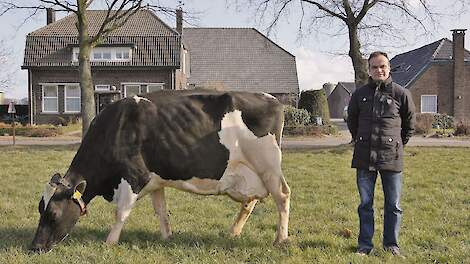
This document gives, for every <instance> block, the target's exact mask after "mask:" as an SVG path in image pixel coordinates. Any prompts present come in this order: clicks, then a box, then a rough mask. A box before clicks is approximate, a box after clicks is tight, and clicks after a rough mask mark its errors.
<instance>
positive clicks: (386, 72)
mask: <svg viewBox="0 0 470 264" xmlns="http://www.w3.org/2000/svg"><path fill="white" fill-rule="evenodd" d="M368 62H369V75H370V77H371V78H372V80H374V81H385V80H386V79H388V77H389V76H390V61H389V60H388V56H387V53H385V52H382V51H375V52H372V53H371V54H370V56H369V59H368Z"/></svg>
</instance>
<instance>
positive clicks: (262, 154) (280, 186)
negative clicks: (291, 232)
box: [243, 136, 290, 244]
mask: <svg viewBox="0 0 470 264" xmlns="http://www.w3.org/2000/svg"><path fill="white" fill-rule="evenodd" d="M256 143H258V144H256ZM243 150H244V151H243V152H244V154H245V155H246V157H247V158H248V160H249V161H250V162H251V164H252V165H253V167H254V169H255V171H257V172H258V175H259V176H260V178H261V180H262V181H263V183H264V186H265V187H266V189H267V190H268V192H269V193H270V194H271V195H272V197H273V199H274V202H275V203H276V207H277V210H278V213H279V220H278V224H277V232H276V239H275V240H274V243H275V244H278V243H282V242H284V241H286V240H287V237H288V225H289V207H290V188H289V186H288V185H287V182H286V180H285V178H284V175H283V173H282V169H281V156H282V154H281V149H280V148H279V146H278V144H277V143H276V140H275V138H274V136H265V137H263V138H260V139H258V141H257V142H251V144H250V142H248V143H245V144H244V145H243Z"/></svg>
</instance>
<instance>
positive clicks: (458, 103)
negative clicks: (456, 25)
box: [451, 29, 470, 120]
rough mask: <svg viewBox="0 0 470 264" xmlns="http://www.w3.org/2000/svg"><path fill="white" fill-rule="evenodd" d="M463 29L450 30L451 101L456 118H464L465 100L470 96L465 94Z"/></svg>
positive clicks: (469, 99)
mask: <svg viewBox="0 0 470 264" xmlns="http://www.w3.org/2000/svg"><path fill="white" fill-rule="evenodd" d="M465 30H466V29H453V30H451V31H452V60H453V80H454V83H453V84H454V85H453V88H454V89H453V91H452V92H453V103H454V107H453V110H454V117H455V119H457V120H463V119H464V118H465V101H467V100H468V101H469V102H470V98H468V99H467V98H466V96H465V94H464V93H465V68H464V64H465V62H464V56H465V54H464V51H465Z"/></svg>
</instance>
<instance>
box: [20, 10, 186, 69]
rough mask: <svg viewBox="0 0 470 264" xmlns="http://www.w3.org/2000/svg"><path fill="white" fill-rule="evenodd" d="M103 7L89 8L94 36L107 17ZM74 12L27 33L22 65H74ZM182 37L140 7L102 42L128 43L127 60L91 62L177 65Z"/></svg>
mask: <svg viewBox="0 0 470 264" xmlns="http://www.w3.org/2000/svg"><path fill="white" fill-rule="evenodd" d="M106 14H107V11H106V10H89V11H87V13H86V15H87V18H88V20H89V34H90V36H95V35H96V34H97V32H98V30H99V27H100V26H101V23H102V21H104V19H105V17H106ZM76 20H77V18H76V16H75V14H71V15H68V16H66V17H64V18H62V19H60V20H57V21H56V22H54V23H51V24H49V25H46V26H44V27H42V28H40V29H38V30H36V31H33V32H31V33H29V34H28V35H27V36H26V47H25V57H24V63H23V68H28V67H40V66H77V63H72V52H71V50H72V48H73V47H77V46H78V30H77V28H76V26H75V23H76ZM180 43H181V37H180V35H179V34H178V32H176V31H174V30H173V29H172V28H171V27H169V26H168V25H166V24H165V23H164V22H162V21H161V20H160V19H159V18H158V17H157V16H156V15H155V14H154V13H153V12H152V11H150V10H147V9H142V10H139V11H138V12H137V13H135V14H134V15H133V16H132V17H130V18H129V20H128V21H127V22H126V23H125V24H124V25H123V26H122V27H120V28H118V29H116V30H114V31H112V32H111V33H110V34H109V36H108V37H106V38H105V39H104V40H103V42H102V43H101V45H103V46H110V45H114V46H120V45H122V46H131V47H133V56H132V60H131V61H130V62H92V66H146V67H148V66H150V67H152V66H172V67H179V52H180Z"/></svg>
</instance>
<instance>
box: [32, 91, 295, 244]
mask: <svg viewBox="0 0 470 264" xmlns="http://www.w3.org/2000/svg"><path fill="white" fill-rule="evenodd" d="M283 123H284V114H283V105H282V104H281V103H279V102H278V100H277V99H276V98H275V97H273V96H271V95H269V94H264V93H248V92H220V91H206V90H185V91H174V90H164V91H159V92H155V93H150V94H145V95H139V96H134V97H132V98H124V99H121V100H119V101H116V102H114V103H112V104H110V105H108V106H107V107H106V108H105V109H104V110H103V111H101V113H99V114H98V115H97V116H96V117H95V119H94V120H93V122H92V123H91V125H90V127H89V129H88V132H87V133H86V134H85V137H84V138H83V140H82V143H81V145H80V147H79V149H78V151H77V153H76V155H75V157H74V158H73V160H72V162H71V164H70V166H69V168H68V170H67V172H66V173H65V175H64V176H63V177H62V176H61V175H60V174H54V175H53V176H52V178H51V180H50V182H49V183H47V184H46V186H45V189H44V192H43V195H42V197H41V200H40V202H39V213H40V219H39V224H38V227H37V230H36V234H35V236H34V239H33V241H32V244H31V249H32V250H33V251H36V252H47V251H49V250H51V248H52V247H53V246H54V245H55V244H57V243H59V242H60V241H62V240H63V239H64V238H65V237H66V236H67V235H68V234H69V232H70V231H71V229H72V228H73V227H74V225H75V224H76V222H77V221H78V219H79V217H80V216H81V215H83V214H85V213H86V209H87V208H86V207H87V204H88V203H89V202H90V201H91V200H92V199H93V198H95V197H96V196H102V197H103V198H104V199H106V200H107V201H110V202H111V201H112V202H114V203H116V220H115V223H114V224H113V225H112V227H111V231H110V232H109V235H108V236H107V239H106V242H107V243H109V244H115V243H117V242H118V241H119V236H120V233H121V230H122V228H123V225H124V222H125V221H126V219H127V217H128V216H129V214H130V212H131V210H132V208H133V207H134V205H135V203H136V201H137V200H139V199H141V198H142V197H144V196H145V195H147V194H150V195H151V201H152V204H153V207H154V209H155V212H156V214H157V215H158V216H159V219H160V232H161V236H162V238H164V239H166V238H168V237H169V236H170V235H171V233H172V232H171V228H170V222H169V216H168V212H167V206H166V202H165V187H173V188H176V189H180V190H183V191H188V192H192V193H196V194H202V195H219V194H223V195H228V196H229V197H230V198H232V199H233V200H235V201H237V202H240V203H241V209H240V212H239V213H238V216H237V217H236V220H235V222H234V223H233V225H232V226H231V228H230V234H231V235H233V236H239V235H240V234H241V232H242V228H243V226H244V224H245V222H246V221H247V219H248V217H249V216H250V214H251V212H252V210H253V208H254V207H255V205H256V203H257V201H259V200H261V199H263V198H266V197H267V196H268V195H269V194H271V196H272V197H273V199H274V201H275V204H276V207H277V210H278V215H279V219H278V224H277V230H276V237H275V241H274V243H275V244H277V243H283V242H285V241H286V240H287V238H288V220H289V203H290V188H289V186H288V185H287V182H286V180H285V178H284V175H283V173H282V170H281V149H280V145H281V136H282V129H283Z"/></svg>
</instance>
